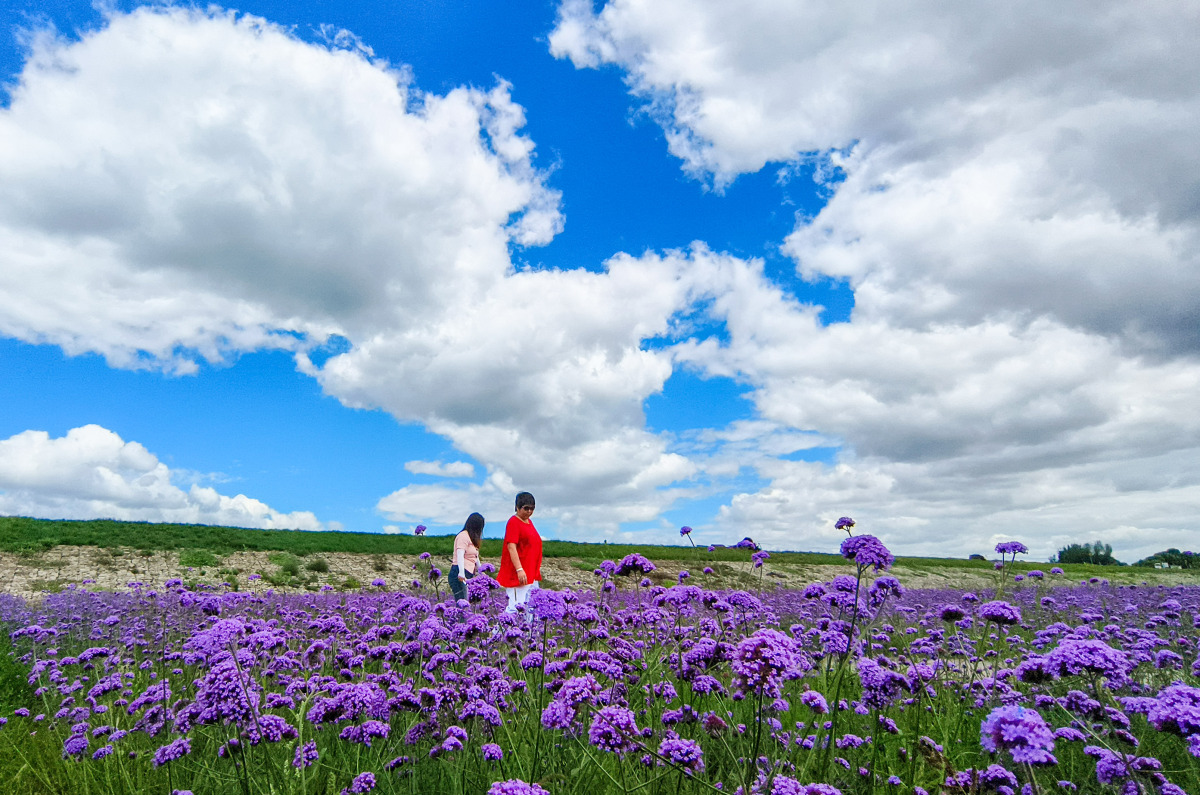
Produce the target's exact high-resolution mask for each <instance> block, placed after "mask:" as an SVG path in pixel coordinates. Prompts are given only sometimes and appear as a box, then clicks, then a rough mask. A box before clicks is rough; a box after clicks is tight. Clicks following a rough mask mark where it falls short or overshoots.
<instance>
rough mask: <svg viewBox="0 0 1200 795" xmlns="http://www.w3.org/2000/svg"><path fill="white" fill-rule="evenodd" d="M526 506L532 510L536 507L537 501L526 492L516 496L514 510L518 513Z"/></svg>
mask: <svg viewBox="0 0 1200 795" xmlns="http://www.w3.org/2000/svg"><path fill="white" fill-rule="evenodd" d="M526 506H528V507H530V508H533V507H536V506H537V501H536V500H534V499H533V495H532V494H530V493H529V492H527V491H523V492H521V493H520V494H518V495H517V505H516V509H517V510H518V511H519V510H521V509H522V508H525V507H526Z"/></svg>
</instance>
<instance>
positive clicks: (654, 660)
mask: <svg viewBox="0 0 1200 795" xmlns="http://www.w3.org/2000/svg"><path fill="white" fill-rule="evenodd" d="M844 523H848V524H844ZM839 526H840V527H845V528H846V529H847V530H848V531H849V530H850V528H852V527H853V522H852V521H851V520H849V519H845V520H842V521H840V522H839ZM1024 551H1025V548H1024V547H1023V546H1022V545H1021V544H1020V543H1019V542H1009V543H1007V544H1002V545H1000V547H998V548H997V552H999V553H1000V554H1001V555H1002V556H1003V557H1004V558H1005V559H1007V558H1008V556H1009V555H1012V556H1013V557H1015V556H1016V555H1017V554H1020V553H1022V552H1024ZM842 555H843V557H844V558H845V560H846V572H845V574H843V575H841V576H838V577H836V578H835V579H833V581H832V582H828V583H822V584H814V585H811V586H809V587H807V588H805V589H804V590H802V591H794V590H786V591H785V590H776V591H762V592H757V593H750V592H745V591H732V592H730V591H713V590H706V589H705V588H704V587H703V580H704V577H705V575H703V574H696V575H694V576H690V577H685V576H684V575H683V574H681V575H680V577H679V584H677V585H674V586H673V587H669V588H664V587H661V586H656V585H654V584H652V583H651V581H650V580H649V579H648V578H646V575H647V574H649V573H650V572H651V571H652V570H653V569H654V564H653V563H652V562H651V561H649V560H647V559H646V558H644V557H642V556H640V555H636V554H635V555H629V556H628V557H626V558H624V559H623V560H619V561H605V563H604V564H603V565H602V566H601V567H600V568H598V569H596V572H595V575H596V587H595V588H594V589H588V590H582V591H580V590H567V591H560V592H555V591H549V590H544V591H539V592H536V593H535V594H534V596H533V598H531V600H530V609H529V611H528V612H527V613H526V612H520V613H517V614H512V615H505V614H504V613H502V612H501V611H502V609H503V606H504V604H505V601H504V598H503V595H502V593H498V592H496V590H495V583H494V581H493V580H490V579H489V578H487V577H476V578H475V579H473V580H470V581H469V589H468V595H469V600H468V601H462V602H459V603H457V604H452V603H450V602H448V601H442V600H440V599H439V598H438V596H439V595H440V594H439V593H438V592H437V591H435V590H431V587H432V586H431V577H430V575H435V572H436V569H432V568H430V569H428V570H427V571H426V572H425V576H423V577H421V578H420V579H417V580H414V581H412V582H406V583H405V584H404V588H403V590H390V589H389V588H388V587H387V585H386V584H385V583H382V581H377V583H376V584H375V585H374V586H373V587H372V588H370V589H366V590H364V591H362V592H360V593H355V594H339V593H335V592H332V591H330V592H325V593H313V594H303V595H282V594H276V593H273V592H272V591H270V590H267V591H263V592H220V591H213V590H204V589H201V590H194V589H188V588H186V587H184V585H183V584H182V583H181V582H179V581H174V582H172V583H169V584H168V587H167V588H166V589H163V590H160V591H153V590H149V589H147V588H145V587H143V586H141V585H139V584H138V583H130V585H129V587H128V588H127V589H126V590H124V591H122V592H119V593H93V592H89V591H86V590H82V589H68V590H67V591H65V592H63V593H61V594H57V595H52V596H47V597H46V598H45V600H44V601H43V602H41V603H40V604H38V605H36V606H31V605H27V604H26V603H25V602H23V601H21V600H19V599H16V598H14V597H3V596H0V624H2V625H3V627H4V631H5V634H6V635H7V636H8V638H10V643H11V652H10V654H8V655H7V656H6V657H4V658H2V659H0V666H4V668H3V669H0V673H5V672H7V675H8V677H9V678H10V679H13V680H15V681H16V682H17V687H18V688H20V689H22V690H21V693H20V695H21V697H22V698H24V699H26V701H25V706H20V707H18V708H15V709H6V710H5V712H4V714H3V715H0V778H3V779H4V784H5V791H6V792H70V793H88V792H96V793H101V792H103V793H109V792H122V793H135V792H136V793H141V792H151V793H185V792H193V793H196V795H200V794H201V793H244V794H246V795H249V794H250V793H280V794H281V795H282V794H283V793H313V792H315V793H335V794H343V795H344V794H345V793H366V792H382V793H391V792H403V793H489V795H526V794H528V793H539V794H540V793H551V795H560V794H561V795H565V794H566V793H589V795H595V794H596V793H634V792H638V793H676V792H695V793H703V792H726V793H734V792H741V793H743V795H748V794H749V793H764V794H769V795H796V794H798V793H813V794H816V795H829V794H830V793H838V792H841V793H882V794H884V795H887V794H889V793H897V795H899V794H900V793H905V794H907V793H917V794H918V795H920V794H921V793H938V792H944V793H964V794H965V793H993V792H994V793H999V794H1000V795H1013V794H1014V793H1018V792H1020V793H1048V792H1080V793H1128V794H1129V795H1133V794H1134V793H1147V794H1148V793H1160V794H1161V795H1180V794H1181V793H1187V792H1190V793H1200V758H1198V757H1200V687H1197V685H1198V684H1200V681H1198V678H1200V661H1198V660H1197V651H1198V649H1197V639H1198V636H1200V587H1194V586H1179V587H1170V588H1168V587H1139V586H1123V587H1115V586H1110V585H1109V584H1108V583H1107V582H1104V581H1099V580H1095V581H1085V582H1081V583H1078V584H1065V583H1061V580H1062V579H1063V575H1062V574H1061V572H1060V571H1059V570H1057V569H1051V571H1050V573H1043V572H1040V571H1030V572H1026V573H1025V574H1023V575H1019V576H1017V577H1015V578H1014V577H1012V576H1009V575H1006V573H1005V571H1004V567H1003V565H1001V567H1000V568H999V570H998V571H997V573H996V585H995V588H994V589H991V590H988V591H981V592H976V593H965V592H961V591H929V590H923V591H916V590H909V591H906V590H905V588H904V586H903V584H902V583H901V582H899V581H898V580H896V579H895V578H894V577H892V576H889V575H888V574H886V573H885V572H886V571H887V570H888V569H889V568H890V566H891V564H892V555H891V554H890V553H889V551H888V550H887V548H886V547H885V546H884V544H883V543H882V542H881V541H880V540H879V539H877V538H875V537H873V536H869V535H858V536H851V537H849V538H847V539H846V541H845V542H843V544H842ZM769 557H770V556H769V554H768V553H765V552H760V551H755V554H754V556H753V559H752V560H750V561H748V565H754V566H757V567H763V566H769V565H770V561H769ZM433 580H436V576H434V577H433ZM1018 580H1019V581H1018ZM617 583H623V584H624V586H625V587H616V584H617ZM693 583H695V584H693ZM433 584H436V582H434V583H433ZM17 674H19V676H18V675H17ZM26 683H27V684H26ZM10 689H11V688H10ZM10 700H11V697H10Z"/></svg>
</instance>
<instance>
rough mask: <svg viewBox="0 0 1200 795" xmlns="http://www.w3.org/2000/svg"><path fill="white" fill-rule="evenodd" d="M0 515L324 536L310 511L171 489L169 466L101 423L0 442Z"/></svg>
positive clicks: (202, 491)
mask: <svg viewBox="0 0 1200 795" xmlns="http://www.w3.org/2000/svg"><path fill="white" fill-rule="evenodd" d="M0 514H4V515H10V516H32V517H38V518H45V519H93V518H106V519H124V520H130V521H143V522H172V523H181V524H211V525H225V526H232V527H256V528H262V529H292V530H325V529H326V527H325V526H324V525H322V523H321V522H320V521H319V520H318V519H317V517H316V516H314V515H313V514H312V513H310V512H308V511H295V512H292V513H282V512H280V511H277V510H275V509H273V508H271V506H269V505H267V504H266V503H264V502H262V501H261V500H256V499H254V498H253V497H247V496H246V495H245V494H238V495H235V496H233V497H230V496H227V495H225V494H221V493H219V492H218V491H217V490H216V489H213V488H209V487H204V486H200V485H197V484H194V483H193V484H192V486H191V487H190V488H189V489H188V490H186V491H184V490H183V489H181V488H179V487H178V486H176V485H174V484H173V483H172V478H171V471H170V469H169V468H168V467H167V465H166V464H164V463H162V462H161V461H159V460H158V458H157V457H156V456H155V455H154V454H153V453H151V452H150V451H149V450H147V449H146V448H145V447H143V446H142V445H141V444H139V443H137V442H132V441H131V442H127V441H125V440H124V439H122V438H121V437H120V436H119V435H118V434H116V433H113V432H112V431H110V430H108V429H107V428H102V427H100V426H99V425H85V426H83V427H80V428H73V429H71V430H70V431H68V432H67V434H66V436H61V437H58V438H52V437H51V436H50V434H48V433H46V432H45V431H24V432H22V433H18V434H16V435H15V436H10V437H9V438H7V439H3V440H0Z"/></svg>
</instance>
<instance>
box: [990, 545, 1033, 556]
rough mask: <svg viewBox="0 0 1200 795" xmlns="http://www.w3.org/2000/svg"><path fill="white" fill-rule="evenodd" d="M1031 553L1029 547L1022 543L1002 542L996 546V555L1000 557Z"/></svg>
mask: <svg viewBox="0 0 1200 795" xmlns="http://www.w3.org/2000/svg"><path fill="white" fill-rule="evenodd" d="M1028 552H1029V547H1027V546H1025V545H1024V544H1022V543H1021V542H1020V541H1002V542H1001V543H999V544H997V545H996V554H998V555H1014V556H1016V555H1024V554H1027V553H1028Z"/></svg>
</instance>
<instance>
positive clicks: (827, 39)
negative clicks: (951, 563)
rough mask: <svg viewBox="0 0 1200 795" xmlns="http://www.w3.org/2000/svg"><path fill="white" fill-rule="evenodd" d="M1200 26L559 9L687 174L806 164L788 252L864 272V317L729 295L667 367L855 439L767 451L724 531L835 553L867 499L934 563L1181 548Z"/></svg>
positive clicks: (1003, 10)
mask: <svg viewBox="0 0 1200 795" xmlns="http://www.w3.org/2000/svg"><path fill="white" fill-rule="evenodd" d="M1195 23H1196V18H1195V11H1194V9H1189V8H1186V7H1184V6H1179V5H1173V4H1160V5H1155V6H1152V7H1147V6H1145V5H1143V4H1136V3H1129V2H1107V3H1100V4H1099V5H1097V4H1092V3H1088V4H1082V3H1066V4H1058V5H1055V6H1052V7H1049V6H1045V5H1042V4H1036V3H1016V4H1008V5H1005V6H1003V7H1000V6H996V7H989V8H976V7H971V8H967V7H954V6H945V5H944V4H937V3H909V4H904V5H902V6H898V5H894V4H886V3H871V4H867V5H855V6H847V5H845V4H839V3H832V2H802V3H791V2H787V3H785V2H767V1H766V0H763V1H761V2H752V3H747V4H741V5H737V6H730V5H728V4H723V3H719V2H715V0H713V1H709V0H680V1H679V2H673V3H651V2H642V1H640V0H613V2H608V3H606V4H604V5H603V7H602V8H600V9H599V10H594V9H593V7H592V4H590V3H587V2H577V1H575V0H570V1H569V2H564V3H563V4H562V5H561V6H560V13H559V20H558V24H557V27H556V29H555V31H554V32H553V34H552V35H551V37H550V45H551V50H552V52H553V53H554V54H556V55H558V56H559V57H563V58H569V59H570V60H571V61H572V62H573V63H574V64H575V65H576V66H577V67H579V68H596V67H600V66H602V65H615V66H617V67H618V68H620V69H621V70H623V72H624V74H625V76H626V81H627V83H628V85H629V87H630V91H631V94H632V95H633V96H634V97H635V98H637V99H638V100H639V101H640V102H642V103H644V104H643V106H642V107H643V108H644V109H645V110H646V112H648V113H650V114H651V115H652V116H653V117H654V118H655V119H656V120H657V121H658V122H659V123H660V124H661V125H662V127H663V129H664V131H665V133H666V137H667V143H668V148H669V150H670V152H671V153H672V154H674V155H675V156H676V157H678V158H679V159H680V160H681V162H682V165H683V168H684V169H685V170H686V171H687V172H688V173H689V174H692V175H693V176H695V177H697V178H698V179H701V180H703V181H705V182H706V183H707V184H708V185H710V186H711V187H712V188H714V189H717V190H720V189H722V188H723V187H724V186H727V185H728V184H729V183H731V182H732V181H733V180H735V179H736V178H737V176H738V175H739V174H744V173H749V172H754V171H757V170H759V169H761V168H763V167H765V166H767V164H775V165H774V167H775V168H777V169H778V172H779V175H780V179H781V180H789V179H797V178H798V175H799V174H801V173H807V169H812V171H813V173H814V176H815V179H817V180H818V182H819V183H821V185H822V186H823V187H824V189H825V190H827V191H828V192H829V194H830V197H829V200H828V202H827V204H826V205H825V206H824V208H823V209H822V210H821V211H820V212H819V213H817V215H816V216H815V217H812V218H801V219H798V222H797V226H796V229H795V231H794V232H793V233H792V234H791V235H790V236H789V237H788V238H787V240H786V241H785V242H784V246H783V250H784V251H785V252H786V253H787V254H788V255H789V256H791V257H792V258H793V259H794V260H795V263H796V272H797V275H798V276H799V277H800V278H803V279H815V278H823V277H832V278H837V279H845V280H847V281H848V283H849V284H850V286H851V287H853V289H854V294H855V308H854V311H853V315H852V317H851V320H850V322H849V323H845V324H836V325H834V326H830V327H818V326H816V325H814V324H813V323H812V322H811V320H810V319H809V318H808V317H806V316H803V315H802V314H799V313H798V312H797V311H796V308H795V307H791V306H788V304H787V301H786V300H784V299H783V298H782V297H781V296H779V295H773V294H772V291H771V290H770V289H769V288H766V287H764V286H763V285H761V284H760V285H751V286H749V288H748V290H747V291H745V292H743V293H741V294H738V295H735V296H729V297H728V298H727V300H726V301H725V302H722V301H718V302H717V308H716V311H717V312H718V313H719V314H720V315H721V316H722V317H723V318H724V319H725V321H726V323H727V324H728V328H729V331H730V336H731V341H730V342H729V343H728V344H727V345H726V344H722V345H718V344H716V343H715V342H713V341H711V340H704V341H696V342H695V343H690V344H688V345H685V346H683V347H682V348H681V349H680V350H679V352H678V355H679V357H680V358H681V359H682V360H685V361H688V362H691V363H693V364H694V365H696V366H699V367H701V368H703V369H705V370H707V371H709V372H723V373H735V374H739V375H740V376H742V377H744V378H746V379H748V380H749V381H750V382H752V383H753V384H754V385H755V391H754V394H753V398H754V400H755V403H756V405H757V407H758V410H759V412H760V414H761V415H762V417H763V418H764V419H768V420H772V421H775V422H777V423H780V424H781V425H783V426H785V427H792V428H796V429H806V430H816V431H820V432H821V433H825V434H830V435H832V436H835V437H837V438H840V439H841V440H842V441H843V442H844V443H845V445H846V453H845V455H843V457H842V460H841V462H840V463H839V465H837V466H835V467H832V468H827V467H823V466H820V465H812V464H806V463H803V462H795V461H781V460H769V459H764V460H763V461H761V462H760V463H759V464H758V465H757V468H758V471H759V473H760V474H761V475H762V476H763V477H765V478H767V479H768V480H769V481H770V484H769V485H768V486H767V487H766V488H764V489H763V490H761V491H759V492H757V493H745V494H740V495H737V496H735V497H734V498H733V499H732V500H731V501H730V503H729V504H728V505H726V506H725V508H724V509H723V511H722V515H721V517H720V519H721V523H723V524H725V525H731V526H734V527H762V528H764V534H769V537H770V538H771V539H772V540H773V541H775V542H776V543H787V542H788V541H792V542H793V543H794V544H795V545H797V546H806V545H810V544H812V545H815V544H814V543H813V542H814V541H817V542H820V543H825V544H827V543H831V542H832V540H833V539H834V536H833V534H832V532H831V529H830V527H829V526H828V525H826V524H824V523H823V522H824V521H825V520H829V521H831V520H832V518H835V517H836V516H837V515H838V512H839V511H842V512H846V511H851V509H852V508H853V510H855V511H858V512H859V513H862V514H863V515H864V516H866V515H868V514H869V515H870V517H871V520H872V522H871V523H870V524H868V525H864V529H868V528H869V529H873V530H875V531H877V532H881V534H883V535H885V536H886V537H889V538H891V539H893V540H894V542H897V543H896V545H897V546H899V547H900V548H902V549H906V550H912V551H915V552H916V551H919V552H925V553H935V554H936V553H939V552H941V553H943V554H949V553H957V552H961V551H987V548H990V545H991V542H992V540H993V539H995V538H1003V537H1011V536H1023V537H1026V538H1029V537H1036V538H1038V539H1039V543H1038V544H1037V545H1036V547H1037V548H1036V549H1035V550H1034V551H1035V553H1036V554H1039V555H1043V554H1049V553H1050V552H1053V551H1054V549H1055V548H1056V547H1055V546H1052V544H1060V543H1065V542H1067V541H1078V540H1083V538H1084V537H1085V536H1086V537H1090V536H1092V535H1093V534H1094V535H1096V536H1100V537H1103V538H1105V539H1106V540H1110V541H1112V542H1113V543H1114V546H1118V547H1121V548H1123V552H1124V554H1125V555H1126V556H1128V557H1133V556H1134V555H1141V554H1144V553H1146V552H1149V551H1154V550H1155V549H1160V548H1162V547H1163V546H1164V545H1166V544H1167V543H1168V542H1177V543H1182V544H1184V545H1186V544H1187V543H1188V538H1189V533H1191V532H1194V522H1195V515H1196V508H1197V507H1198V503H1197V501H1196V500H1197V491H1196V485H1197V482H1198V481H1197V477H1196V476H1197V470H1198V464H1200V449H1198V444H1200V437H1198V434H1197V431H1198V430H1200V429H1198V427H1197V420H1196V413H1195V411H1194V410H1193V409H1191V408H1190V405H1191V402H1192V399H1193V396H1194V395H1195V389H1196V386H1197V379H1198V378H1200V364H1198V361H1197V356H1196V353H1197V350H1198V348H1200V335H1198V332H1197V329H1200V322H1198V321H1200V316H1198V314H1197V306H1200V302H1198V300H1197V299H1198V298H1200V267H1197V266H1198V265H1200V256H1198V252H1200V247H1198V242H1200V237H1198V234H1197V233H1198V231H1200V201H1198V200H1197V197H1200V177H1197V174H1200V168H1198V166H1200V153H1198V152H1197V150H1196V148H1195V147H1194V146H1191V144H1190V140H1191V137H1192V134H1191V132H1190V130H1191V129H1194V126H1195V124H1196V122H1197V120H1198V119H1200V91H1198V90H1197V83H1196V81H1195V80H1194V74H1195V73H1196V71H1197V68H1198V67H1200V47H1198V46H1197V44H1196V40H1195V38H1194V37H1193V36H1192V35H1191V34H1190V31H1192V30H1194V29H1195ZM753 294H757V295H758V299H757V303H755V299H753V298H751V297H750V296H751V295H753ZM747 306H752V307H753V308H752V309H751V310H750V311H747V310H746V308H745V307H747ZM855 515H856V517H857V516H858V513H856V514H855ZM815 516H819V517H821V519H822V523H818V522H814V521H812V520H811V519H810V517H815ZM797 531H799V532H797ZM1031 546H1032V545H1031Z"/></svg>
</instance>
